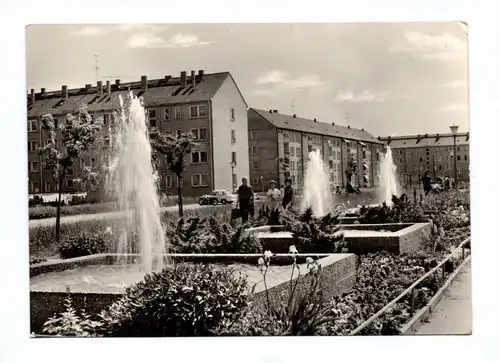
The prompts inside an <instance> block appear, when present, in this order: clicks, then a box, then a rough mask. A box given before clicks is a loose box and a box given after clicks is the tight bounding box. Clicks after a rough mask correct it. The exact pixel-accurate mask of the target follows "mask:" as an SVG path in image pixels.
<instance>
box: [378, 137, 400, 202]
mask: <svg viewBox="0 0 500 363" xmlns="http://www.w3.org/2000/svg"><path fill="white" fill-rule="evenodd" d="M379 168H380V169H379V173H380V186H379V187H378V198H379V200H380V201H381V202H385V203H386V204H387V205H389V206H390V205H392V196H393V195H396V196H399V194H400V190H401V189H400V186H399V183H398V177H397V170H396V169H397V168H396V165H395V164H394V160H393V159H392V150H391V148H390V146H389V145H387V146H386V151H385V154H384V155H383V156H382V159H381V160H380V166H379Z"/></svg>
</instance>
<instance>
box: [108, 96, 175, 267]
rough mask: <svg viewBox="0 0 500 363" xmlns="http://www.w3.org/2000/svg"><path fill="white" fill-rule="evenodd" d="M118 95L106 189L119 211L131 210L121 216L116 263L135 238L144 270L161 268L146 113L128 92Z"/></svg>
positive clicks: (160, 239) (122, 260)
mask: <svg viewBox="0 0 500 363" xmlns="http://www.w3.org/2000/svg"><path fill="white" fill-rule="evenodd" d="M126 103H127V105H126V107H125V106H124V100H123V98H122V97H121V95H120V114H119V118H120V121H119V122H118V123H117V129H116V133H115V134H114V135H113V157H112V161H111V163H110V165H109V178H108V180H107V186H108V190H111V191H112V192H113V193H114V196H115V198H116V200H117V202H118V206H119V210H120V211H124V212H127V211H132V213H129V214H128V215H127V217H126V218H124V220H123V223H122V225H121V231H120V242H119V244H118V250H117V251H116V252H117V253H118V254H119V256H121V257H120V258H118V259H117V262H118V263H122V264H126V263H128V261H129V259H128V258H127V257H128V255H130V254H131V253H132V252H136V251H135V250H134V246H133V245H132V240H133V239H137V240H138V247H139V251H138V252H139V253H140V260H141V267H142V270H143V272H144V273H150V272H156V271H161V270H162V268H163V258H164V255H165V253H166V246H165V233H164V230H163V226H162V224H161V219H160V203H159V201H158V195H157V191H156V180H157V173H156V172H155V170H154V169H153V166H152V164H151V144H150V142H149V140H148V129H147V125H146V114H145V109H144V107H143V105H142V104H141V101H140V100H139V99H138V98H137V97H135V96H134V95H133V94H132V93H130V95H129V97H128V99H127V100H126Z"/></svg>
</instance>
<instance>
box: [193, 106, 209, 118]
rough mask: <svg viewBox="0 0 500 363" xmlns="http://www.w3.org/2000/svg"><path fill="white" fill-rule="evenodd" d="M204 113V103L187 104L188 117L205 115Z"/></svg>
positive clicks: (205, 111) (205, 110)
mask: <svg viewBox="0 0 500 363" xmlns="http://www.w3.org/2000/svg"><path fill="white" fill-rule="evenodd" d="M206 115H207V106H206V105H197V106H189V118H198V117H205V116H206Z"/></svg>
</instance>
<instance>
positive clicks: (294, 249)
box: [288, 245, 299, 254]
mask: <svg viewBox="0 0 500 363" xmlns="http://www.w3.org/2000/svg"><path fill="white" fill-rule="evenodd" d="M288 253H293V254H297V253H299V251H297V248H296V247H295V246H294V245H292V246H290V249H289V250H288Z"/></svg>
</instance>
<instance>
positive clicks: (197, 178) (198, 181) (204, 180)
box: [165, 173, 209, 189]
mask: <svg viewBox="0 0 500 363" xmlns="http://www.w3.org/2000/svg"><path fill="white" fill-rule="evenodd" d="M165 183H166V187H167V189H170V188H173V178H172V175H167V176H166V177H165ZM208 184H209V178H208V174H206V173H202V174H193V175H191V186H192V187H195V188H196V187H208Z"/></svg>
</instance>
